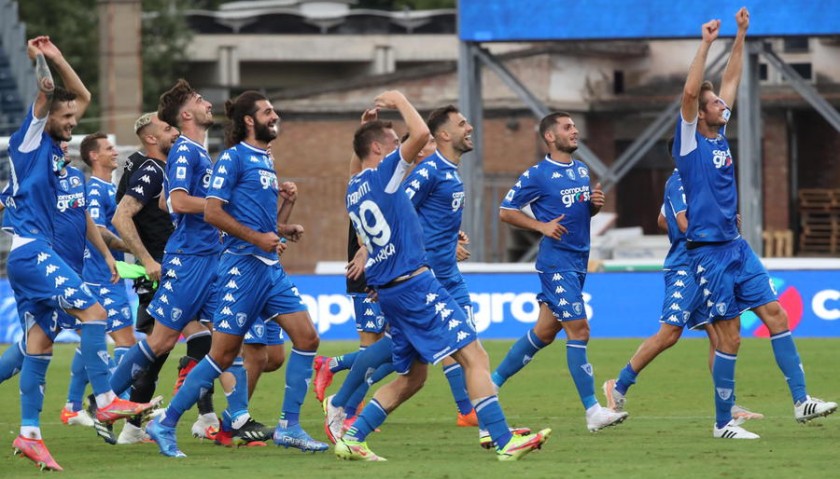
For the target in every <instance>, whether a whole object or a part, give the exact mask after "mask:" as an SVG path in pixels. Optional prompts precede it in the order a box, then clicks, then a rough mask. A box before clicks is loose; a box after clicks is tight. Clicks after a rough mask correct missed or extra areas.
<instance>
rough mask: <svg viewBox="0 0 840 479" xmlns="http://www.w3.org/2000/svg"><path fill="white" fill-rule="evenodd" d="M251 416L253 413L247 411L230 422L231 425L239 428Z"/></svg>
mask: <svg viewBox="0 0 840 479" xmlns="http://www.w3.org/2000/svg"><path fill="white" fill-rule="evenodd" d="M250 418H251V415H250V414H248V413H247V412H246V413H245V414H243V415H241V416H239V417H238V418H236V419H234V420H233V422H231V423H230V425H231V427H232V428H234V429H239V428H240V427H242V426H244V425H245V423H246V422H248V419H250Z"/></svg>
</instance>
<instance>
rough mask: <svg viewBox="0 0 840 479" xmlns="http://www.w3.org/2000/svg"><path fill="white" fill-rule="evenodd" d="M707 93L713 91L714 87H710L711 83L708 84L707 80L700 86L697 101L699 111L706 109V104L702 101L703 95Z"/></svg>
mask: <svg viewBox="0 0 840 479" xmlns="http://www.w3.org/2000/svg"><path fill="white" fill-rule="evenodd" d="M707 91H710V92H714V91H715V86H714V85H712V82H710V81H709V80H706V81H704V82H703V83H701V84H700V96H699V97H698V98H697V99H698V101H699V102H700V109H701V110H704V109H705V108H706V103H707V102H705V101H703V93H706V92H707Z"/></svg>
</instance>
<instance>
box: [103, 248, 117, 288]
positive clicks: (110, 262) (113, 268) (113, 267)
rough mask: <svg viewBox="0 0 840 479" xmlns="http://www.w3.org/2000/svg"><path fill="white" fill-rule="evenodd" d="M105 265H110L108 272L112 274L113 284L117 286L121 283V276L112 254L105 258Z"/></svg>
mask: <svg viewBox="0 0 840 479" xmlns="http://www.w3.org/2000/svg"><path fill="white" fill-rule="evenodd" d="M105 264H107V265H108V270H109V271H110V272H111V284H117V283H118V282H119V281H120V274H119V273H118V272H117V262H116V261H115V260H114V257H113V256H111V255H110V254H109V255H107V256H106V257H105Z"/></svg>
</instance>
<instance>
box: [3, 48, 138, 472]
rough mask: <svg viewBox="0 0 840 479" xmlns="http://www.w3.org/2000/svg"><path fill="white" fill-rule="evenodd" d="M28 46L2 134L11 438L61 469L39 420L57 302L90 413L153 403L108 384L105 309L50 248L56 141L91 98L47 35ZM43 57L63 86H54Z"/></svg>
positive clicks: (99, 245)
mask: <svg viewBox="0 0 840 479" xmlns="http://www.w3.org/2000/svg"><path fill="white" fill-rule="evenodd" d="M27 54H28V55H29V58H31V59H32V60H34V61H35V62H36V68H35V72H36V78H37V81H38V89H39V91H38V95H37V97H36V99H35V101H34V103H33V105H32V108H31V109H30V110H29V112H28V113H27V115H26V118H25V119H24V121H23V125H21V128H20V129H19V130H18V131H17V132H15V133H14V134H13V135H12V137H11V138H10V140H9V156H10V166H11V168H12V175H11V178H12V180H11V183H12V186H11V195H10V197H9V199H8V200H7V208H6V215H7V216H8V225H9V227H10V228H11V230H12V231H13V232H14V236H13V239H12V248H11V251H10V252H9V261H8V274H9V283H10V284H11V286H12V289H13V291H14V293H15V300H16V302H17V307H18V314H19V316H20V319H21V322H22V324H21V327H22V329H23V330H24V334H25V347H26V348H25V351H26V354H25V356H24V358H23V365H22V368H21V377H20V398H21V419H22V421H21V428H20V435H19V436H18V437H17V438H16V439H15V440H14V442H13V443H12V446H13V447H14V449H15V452H16V453H19V454H23V455H24V456H26V457H27V458H29V459H31V460H32V461H33V462H35V463H36V464H38V465H39V466H40V467H41V468H42V469H50V470H61V469H62V468H61V466H59V465H58V463H57V462H56V461H55V460H54V459H53V457H52V455H51V454H50V453H49V451H48V450H47V447H46V445H45V444H44V441H43V439H42V438H41V428H40V412H41V409H42V406H43V401H44V393H43V391H44V387H45V383H46V372H47V367H48V366H49V364H50V360H51V359H52V344H53V340H54V339H55V335H56V334H57V332H58V331H57V325H56V324H55V323H54V321H53V317H54V316H53V313H54V311H55V310H56V309H57V308H61V309H64V310H65V311H66V312H68V313H69V314H70V315H72V316H74V317H75V318H76V319H78V320H79V321H80V322H81V324H80V326H79V329H80V330H81V344H80V349H81V352H82V357H83V358H84V361H85V370H86V371H87V374H88V379H89V381H90V383H91V385H92V386H93V391H94V394H95V398H96V403H97V406H98V409H97V412H96V415H97V418H98V419H99V420H100V421H102V422H112V421H114V420H116V419H119V418H123V417H127V416H132V415H135V414H140V413H142V412H144V411H146V410H148V409H149V408H151V407H152V404H136V403H131V402H129V401H124V400H122V399H120V398H118V397H117V396H116V395H115V394H114V391H112V390H111V388H110V386H109V384H108V361H107V360H103V358H107V357H108V350H107V345H106V344H105V328H106V318H107V313H106V311H105V310H104V309H103V308H102V306H101V305H100V304H99V303H98V302H97V301H96V299H95V297H94V295H93V294H92V293H91V292H90V289H89V288H88V287H87V286H86V285H85V284H84V282H83V281H82V279H81V278H80V277H79V275H78V274H77V273H76V272H75V271H73V269H72V268H70V267H69V266H68V265H67V263H66V262H65V261H64V260H63V259H61V257H60V256H58V254H57V253H56V252H55V249H54V248H53V244H54V243H55V241H56V237H55V235H54V232H55V229H54V218H55V215H56V211H57V209H56V205H55V201H56V198H57V195H58V188H59V178H58V176H57V174H58V173H59V172H60V171H61V169H62V166H63V163H64V153H63V152H62V151H61V148H60V146H59V143H60V142H61V141H69V140H70V138H71V134H72V131H73V128H74V127H75V126H76V124H77V122H78V118H79V117H80V116H81V115H82V113H83V112H84V110H85V109H86V108H87V105H88V104H89V103H90V92H89V91H88V90H87V88H85V86H84V84H83V83H82V81H81V79H80V78H79V77H78V75H77V74H76V73H75V71H73V68H72V67H71V66H70V64H69V63H68V62H67V60H66V59H65V58H64V56H63V55H62V53H61V51H60V50H59V49H58V48H57V47H56V46H55V45H54V44H53V43H52V42H51V41H50V39H49V37H46V36H41V37H36V38H34V39H32V40H29V42H28V44H27ZM48 60H49V62H50V63H52V65H53V66H54V67H55V68H56V70H57V71H58V73H59V75H60V76H61V79H62V80H63V83H64V85H65V88H66V89H64V88H60V87H56V86H55V83H54V82H53V78H52V74H51V72H50V68H49V66H48V64H47V61H48ZM87 237H88V239H89V240H90V241H91V243H93V244H94V245H95V246H96V249H97V250H98V251H99V252H100V253H101V254H102V255H103V256H104V257H105V258H106V262H107V263H108V265H109V270H110V271H111V282H116V281H117V279H118V277H117V274H116V269H115V266H114V258H113V256H111V252H110V251H109V250H108V248H107V247H106V246H105V243H104V242H103V241H102V237H101V236H100V235H99V233H98V231H96V229H95V228H92V229H90V228H89V229H88V230H87ZM58 240H59V241H61V238H58Z"/></svg>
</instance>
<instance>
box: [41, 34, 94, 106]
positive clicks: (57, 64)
mask: <svg viewBox="0 0 840 479" xmlns="http://www.w3.org/2000/svg"><path fill="white" fill-rule="evenodd" d="M36 40H39V43H38V48H39V49H40V50H41V52H43V54H44V56H45V57H47V60H49V61H50V63H52V65H53V67H54V68H55V70H56V71H57V72H58V75H59V76H60V77H61V81H62V82H63V83H64V88H65V89H66V90H67V91H69V92H72V93H75V94H76V107H77V108H78V111H77V112H76V118H77V119H78V118H81V117H82V115H84V113H85V110H87V107H88V105H90V100H91V95H90V91H89V90H88V89H87V87H85V84H84V83H83V82H82V79H81V78H79V75H78V74H77V73H76V71H75V70H73V67H72V66H70V63H68V62H67V59H65V58H64V55H63V54H62V53H61V50H59V49H58V47H56V46H55V44H54V43H53V42H52V41H50V37H38V39H36Z"/></svg>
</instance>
